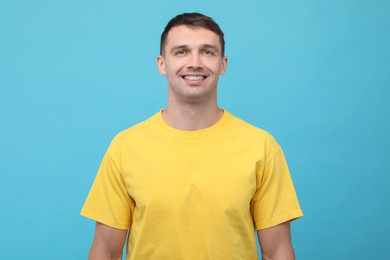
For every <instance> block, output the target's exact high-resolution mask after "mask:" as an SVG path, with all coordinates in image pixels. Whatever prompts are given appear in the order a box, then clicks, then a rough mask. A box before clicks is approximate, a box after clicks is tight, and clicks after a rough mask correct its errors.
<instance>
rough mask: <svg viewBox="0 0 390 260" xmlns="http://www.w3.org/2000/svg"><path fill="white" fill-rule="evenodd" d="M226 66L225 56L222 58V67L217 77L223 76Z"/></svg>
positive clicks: (226, 59)
mask: <svg viewBox="0 0 390 260" xmlns="http://www.w3.org/2000/svg"><path fill="white" fill-rule="evenodd" d="M227 65H228V58H227V57H226V56H224V57H223V58H222V66H221V71H220V72H219V75H224V74H225V72H226V69H227Z"/></svg>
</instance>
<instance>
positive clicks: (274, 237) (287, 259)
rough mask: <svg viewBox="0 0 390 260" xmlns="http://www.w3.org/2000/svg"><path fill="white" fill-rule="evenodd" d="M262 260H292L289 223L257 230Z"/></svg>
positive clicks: (292, 251) (292, 252) (292, 250)
mask: <svg viewBox="0 0 390 260" xmlns="http://www.w3.org/2000/svg"><path fill="white" fill-rule="evenodd" d="M257 234H258V236H259V243H260V247H261V253H262V255H263V260H294V259H295V256H294V249H293V247H292V244H291V232H290V221H288V222H284V223H282V224H279V225H277V226H274V227H270V228H266V229H262V230H257Z"/></svg>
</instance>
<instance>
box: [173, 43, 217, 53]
mask: <svg viewBox="0 0 390 260" xmlns="http://www.w3.org/2000/svg"><path fill="white" fill-rule="evenodd" d="M188 48H189V46H188V45H186V44H182V45H176V46H173V47H172V48H171V49H170V50H169V52H170V53H173V52H175V51H176V50H178V49H188ZM201 49H213V50H214V51H215V52H217V53H219V49H218V47H217V46H215V45H213V44H208V43H205V44H202V45H201Z"/></svg>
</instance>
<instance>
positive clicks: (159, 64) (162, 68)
mask: <svg viewBox="0 0 390 260" xmlns="http://www.w3.org/2000/svg"><path fill="white" fill-rule="evenodd" d="M156 63H157V68H158V71H160V74H161V75H165V74H167V70H166V69H165V60H164V57H163V56H162V55H159V56H157V60H156Z"/></svg>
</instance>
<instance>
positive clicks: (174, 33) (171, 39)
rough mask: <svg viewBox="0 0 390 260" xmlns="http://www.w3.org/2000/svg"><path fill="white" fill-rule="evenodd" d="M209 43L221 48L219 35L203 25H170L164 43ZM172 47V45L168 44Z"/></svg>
mask: <svg viewBox="0 0 390 260" xmlns="http://www.w3.org/2000/svg"><path fill="white" fill-rule="evenodd" d="M193 44H201V45H210V46H215V47H216V48H218V49H220V48H221V46H220V45H221V43H220V39H219V36H218V35H217V34H216V33H214V32H213V31H211V30H209V29H206V28H203V27H191V26H187V25H179V26H175V27H172V28H171V30H169V32H168V35H167V42H166V45H175V46H176V45H193ZM170 47H172V46H170Z"/></svg>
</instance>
